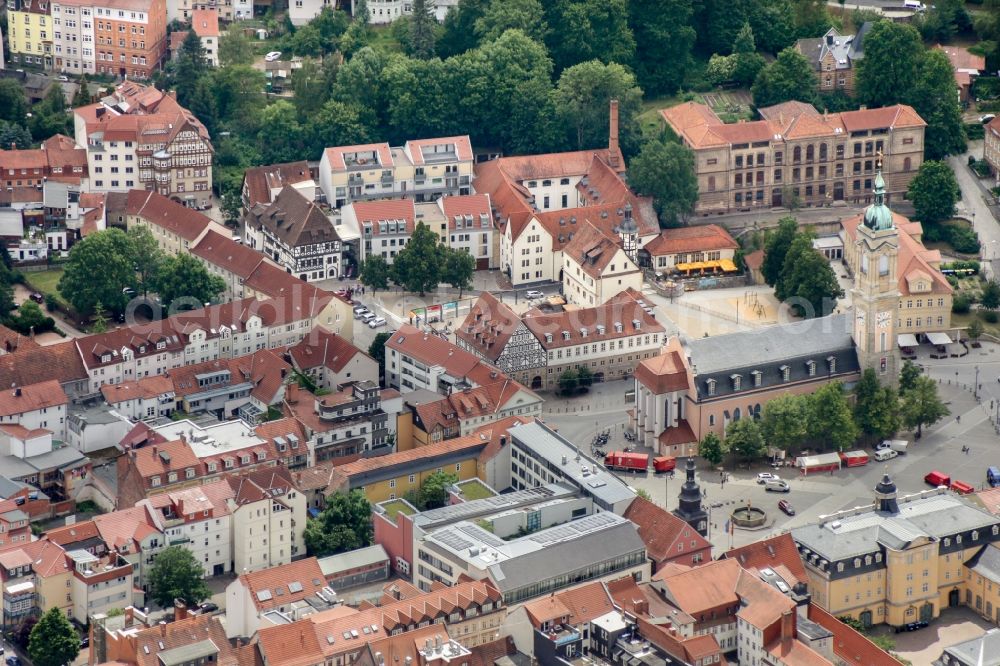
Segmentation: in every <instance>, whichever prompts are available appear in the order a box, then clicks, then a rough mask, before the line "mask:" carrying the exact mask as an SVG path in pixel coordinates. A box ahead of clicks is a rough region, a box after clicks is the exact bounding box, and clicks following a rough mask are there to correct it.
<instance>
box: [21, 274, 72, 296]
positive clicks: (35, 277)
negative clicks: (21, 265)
mask: <svg viewBox="0 0 1000 666" xmlns="http://www.w3.org/2000/svg"><path fill="white" fill-rule="evenodd" d="M62 274H63V269H61V268H50V269H48V270H45V271H32V272H25V273H24V281H25V282H26V283H27V284H28V285H29V288H31V289H34V290H35V291H39V292H41V293H43V294H46V295H47V294H52V295H53V296H55V297H56V300H57V301H59V302H60V303H62V304H63V305H65V304H66V299H64V298H63V297H62V294H60V293H59V289H58V288H57V287H56V285H58V284H59V278H61V277H62Z"/></svg>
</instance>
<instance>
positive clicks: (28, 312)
mask: <svg viewBox="0 0 1000 666" xmlns="http://www.w3.org/2000/svg"><path fill="white" fill-rule="evenodd" d="M6 324H7V325H8V326H10V327H11V328H13V329H14V330H15V331H17V332H18V333H20V334H21V335H31V334H32V333H44V332H45V331H51V330H52V328H53V327H54V326H55V322H54V321H53V319H52V317H49V316H47V315H46V314H45V313H44V312H42V308H41V307H39V305H38V303H35V302H34V301H25V302H24V303H22V304H21V307H20V308H19V309H18V311H17V315H16V316H14V317H8V318H7V320H6Z"/></svg>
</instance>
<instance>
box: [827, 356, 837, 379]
mask: <svg viewBox="0 0 1000 666" xmlns="http://www.w3.org/2000/svg"><path fill="white" fill-rule="evenodd" d="M826 365H827V367H828V368H829V369H830V374H831V375H832V374H833V373H835V372H837V359H836V357H833V356H827V357H826Z"/></svg>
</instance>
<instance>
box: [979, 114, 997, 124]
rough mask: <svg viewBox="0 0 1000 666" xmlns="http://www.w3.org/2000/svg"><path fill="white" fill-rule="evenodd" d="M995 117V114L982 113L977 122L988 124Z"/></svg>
mask: <svg viewBox="0 0 1000 666" xmlns="http://www.w3.org/2000/svg"><path fill="white" fill-rule="evenodd" d="M996 117H997V116H996V114H995V113H984V114H983V115H981V116H979V122H980V123H982V124H983V125H985V124H986V123H988V122H990V121H991V120H993V119H994V118H996Z"/></svg>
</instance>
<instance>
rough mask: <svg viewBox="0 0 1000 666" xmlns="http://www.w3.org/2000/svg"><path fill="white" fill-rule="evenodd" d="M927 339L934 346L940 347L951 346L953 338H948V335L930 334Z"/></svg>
mask: <svg viewBox="0 0 1000 666" xmlns="http://www.w3.org/2000/svg"><path fill="white" fill-rule="evenodd" d="M927 339H928V340H930V342H931V344H932V345H937V346H939V347H943V346H944V345H950V344H951V338H949V337H948V334H947V333H928V334H927Z"/></svg>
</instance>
